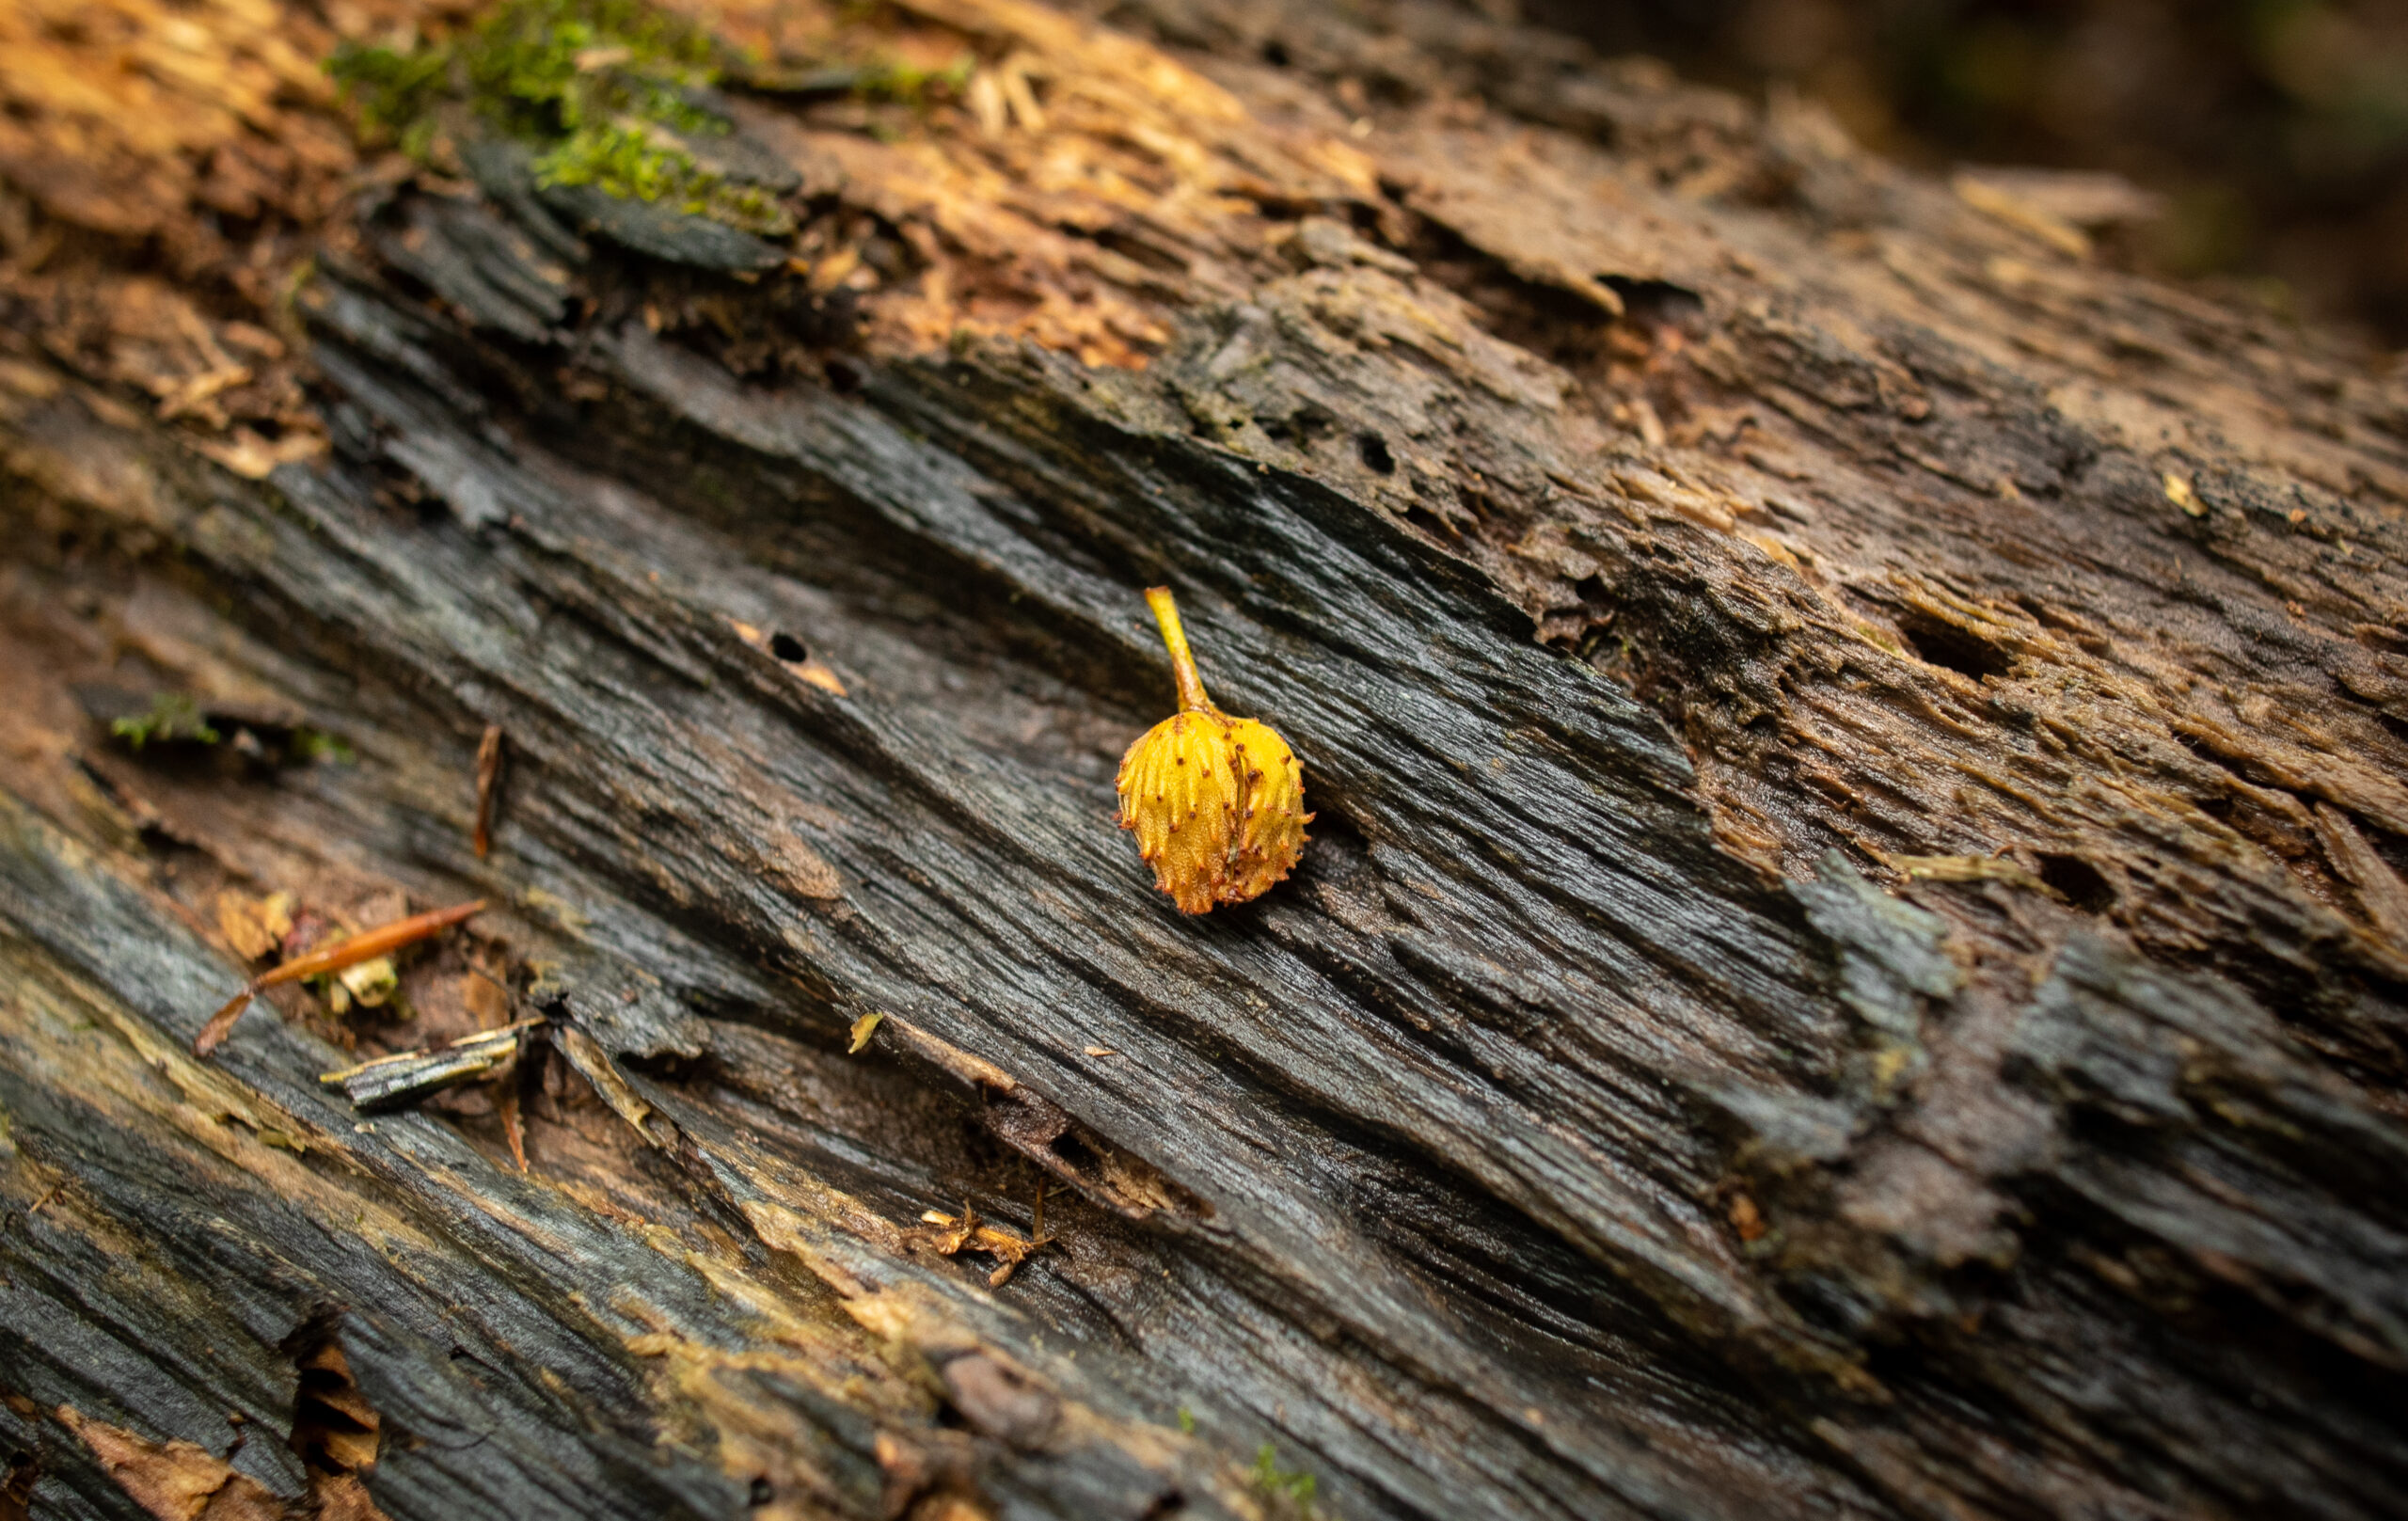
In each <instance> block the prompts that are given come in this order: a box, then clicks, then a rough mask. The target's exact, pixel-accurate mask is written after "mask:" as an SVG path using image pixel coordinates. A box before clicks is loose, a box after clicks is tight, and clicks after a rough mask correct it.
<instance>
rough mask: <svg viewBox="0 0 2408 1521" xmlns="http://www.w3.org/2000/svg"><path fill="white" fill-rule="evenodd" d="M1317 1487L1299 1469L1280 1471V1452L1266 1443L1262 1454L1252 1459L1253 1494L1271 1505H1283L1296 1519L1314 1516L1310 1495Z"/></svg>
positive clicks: (1310, 1477)
mask: <svg viewBox="0 0 2408 1521" xmlns="http://www.w3.org/2000/svg"><path fill="white" fill-rule="evenodd" d="M1320 1487H1321V1486H1320V1484H1319V1483H1318V1482H1317V1481H1315V1480H1314V1478H1313V1476H1312V1475H1311V1474H1308V1473H1307V1472H1305V1471H1304V1470H1302V1469H1297V1470H1295V1471H1293V1472H1288V1471H1285V1470H1282V1469H1281V1468H1280V1466H1279V1450H1278V1449H1277V1448H1275V1447H1273V1446H1272V1445H1271V1444H1270V1443H1268V1442H1265V1443H1263V1444H1262V1450H1260V1451H1259V1452H1257V1453H1256V1454H1255V1455H1254V1490H1255V1493H1256V1494H1258V1495H1259V1496H1261V1497H1262V1498H1264V1499H1265V1500H1268V1501H1271V1502H1273V1503H1274V1504H1277V1503H1279V1502H1281V1501H1285V1502H1286V1505H1287V1508H1288V1509H1289V1510H1290V1512H1291V1513H1293V1514H1295V1515H1299V1516H1306V1517H1310V1516H1312V1515H1314V1514H1315V1511H1314V1510H1313V1492H1314V1491H1315V1490H1316V1489H1318V1488H1320Z"/></svg>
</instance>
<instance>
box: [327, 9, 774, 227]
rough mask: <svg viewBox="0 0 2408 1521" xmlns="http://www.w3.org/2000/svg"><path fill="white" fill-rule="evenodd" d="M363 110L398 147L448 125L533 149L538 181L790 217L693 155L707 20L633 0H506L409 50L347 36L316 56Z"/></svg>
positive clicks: (712, 49)
mask: <svg viewBox="0 0 2408 1521" xmlns="http://www.w3.org/2000/svg"><path fill="white" fill-rule="evenodd" d="M327 69H328V71H329V72H331V73H332V74H333V75H334V77H335V79H336V81H337V82H338V83H339V84H341V86H342V87H343V89H344V91H345V93H346V94H348V95H349V96H350V97H351V98H352V100H353V101H355V102H356V103H357V105H358V107H359V111H360V116H361V119H362V121H363V123H364V124H365V125H366V126H368V127H369V128H371V129H372V130H374V131H381V132H387V133H390V134H391V135H393V137H394V138H395V140H396V141H397V142H398V143H399V144H400V146H401V148H402V150H403V151H404V152H407V153H409V154H411V155H412V156H413V157H416V158H420V159H421V160H424V159H428V158H430V157H431V156H433V155H434V153H435V152H436V145H437V143H438V141H439V139H440V138H441V137H442V136H443V135H445V134H446V133H451V134H454V135H457V134H459V133H461V132H463V131H467V132H472V133H484V134H499V135H505V136H509V137H513V138H516V139H519V140H521V141H523V142H526V143H527V144H528V145H529V146H530V147H531V148H533V149H534V150H535V161H534V170H535V182H536V184H537V186H538V187H540V188H549V187H553V186H574V185H591V186H593V187H594V188H595V189H598V190H600V191H602V192H604V193H605V194H608V195H610V196H613V197H616V198H619V199H622V200H634V201H643V202H646V203H649V204H654V205H659V206H663V207H666V208H669V209H672V210H675V211H679V212H683V213H685V214H688V215H692V216H706V217H709V218H711V219H712V220H714V221H719V222H723V223H726V224H728V225H729V226H732V227H737V228H741V229H743V230H746V231H750V232H761V233H768V234H771V235H778V234H783V233H784V232H787V231H790V230H792V222H791V220H790V218H789V217H788V216H787V214H786V213H785V210H784V207H782V206H781V205H780V204H779V202H778V199H777V198H776V197H775V196H774V195H772V194H770V193H768V191H766V190H764V189H763V188H762V187H761V186H759V185H757V184H753V183H749V182H743V181H741V180H738V179H736V178H734V177H731V176H730V175H728V174H726V173H724V172H722V171H721V170H718V169H716V168H712V167H709V166H705V164H703V163H701V162H699V161H698V160H697V158H696V153H695V145H696V144H697V143H698V142H700V141H701V140H704V139H707V138H711V137H719V136H724V135H727V133H728V132H729V131H730V130H731V123H730V122H729V121H728V119H726V118H725V117H723V116H721V115H720V114H719V113H718V112H717V111H715V110H713V109H712V108H711V107H710V106H709V105H708V104H707V103H705V96H704V92H705V91H707V90H708V89H710V87H712V86H714V85H715V84H716V83H717V82H718V80H719V78H720V75H721V59H720V55H719V49H718V47H717V45H716V44H715V43H714V42H713V40H711V38H710V37H709V35H708V34H706V33H705V32H703V31H702V30H701V29H699V28H697V27H695V26H694V25H692V24H690V23H688V22H686V21H684V20H683V19H681V18H679V17H675V16H672V15H670V14H668V13H667V12H665V11H662V10H660V9H658V8H656V7H653V6H651V5H648V4H645V3H644V0H504V3H503V4H502V5H500V6H499V7H497V8H495V9H494V10H492V11H491V12H490V13H488V14H487V15H486V16H485V17H484V19H483V20H482V21H481V22H479V23H478V24H476V25H475V26H473V27H471V28H469V29H468V30H467V31H466V32H464V33H462V34H460V35H458V36H457V37H454V38H452V39H449V40H442V41H435V42H426V43H422V44H420V46H418V47H416V48H414V49H411V50H410V51H408V52H399V51H396V50H394V49H391V48H382V47H360V46H356V45H354V44H349V43H346V44H344V46H343V47H342V48H341V50H339V51H338V52H337V53H336V54H335V55H334V57H333V58H332V59H331V60H330V61H329V62H328V64H327Z"/></svg>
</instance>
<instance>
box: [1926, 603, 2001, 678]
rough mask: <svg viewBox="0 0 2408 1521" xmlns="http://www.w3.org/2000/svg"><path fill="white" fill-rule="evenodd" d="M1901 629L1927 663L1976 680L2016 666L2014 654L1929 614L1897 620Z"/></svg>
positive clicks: (1967, 629) (1969, 631)
mask: <svg viewBox="0 0 2408 1521" xmlns="http://www.w3.org/2000/svg"><path fill="white" fill-rule="evenodd" d="M1898 632H1899V633H1900V634H1902V635H1904V636H1906V641H1907V643H1908V645H1909V647H1911V648H1912V649H1913V650H1914V652H1915V654H1916V656H1917V657H1918V658H1921V659H1922V660H1923V662H1924V663H1925V665H1936V666H1939V667H1940V668H1941V669H1942V670H1945V671H1954V672H1956V673H1957V674H1958V675H1960V676H1970V677H1972V679H1973V680H1975V681H1979V680H1981V679H1982V678H1983V677H1984V676H2003V675H2005V674H2006V673H2008V672H2009V671H2012V670H2013V669H2015V657H2014V656H2012V655H2010V654H2008V653H2007V652H2006V651H2004V650H2003V649H2001V648H1999V647H1998V646H1997V645H1995V644H1993V643H1991V642H1989V641H1988V640H1987V639H1984V638H1983V637H1982V636H1981V635H1979V634H1976V633H1974V632H1973V631H1972V630H1971V629H1969V628H1962V627H1959V626H1957V625H1956V624H1952V623H1943V622H1942V621H1941V620H1940V619H1938V618H1934V617H1931V616H1929V615H1928V614H1923V613H1915V614H1909V616H1907V617H1905V618H1902V619H1900V620H1899V621H1898Z"/></svg>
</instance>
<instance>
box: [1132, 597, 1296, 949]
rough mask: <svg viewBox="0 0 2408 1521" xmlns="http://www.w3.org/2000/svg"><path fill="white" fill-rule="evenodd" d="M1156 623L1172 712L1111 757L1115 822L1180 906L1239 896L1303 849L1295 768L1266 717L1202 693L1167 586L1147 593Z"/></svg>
mask: <svg viewBox="0 0 2408 1521" xmlns="http://www.w3.org/2000/svg"><path fill="white" fill-rule="evenodd" d="M1146 603H1147V606H1149V607H1150V608H1152V609H1153V610H1154V620H1155V621H1156V622H1157V623H1159V624H1161V625H1162V629H1163V643H1164V644H1165V645H1166V646H1168V647H1169V650H1170V662H1171V672H1172V674H1173V675H1174V676H1175V677H1176V678H1177V679H1178V682H1179V707H1180V710H1179V711H1178V712H1177V713H1175V714H1173V715H1171V716H1170V717H1169V718H1166V719H1164V720H1163V721H1161V722H1160V723H1157V724H1155V725H1154V726H1153V727H1152V728H1150V729H1149V730H1147V731H1146V732H1145V734H1144V735H1143V736H1142V737H1139V739H1138V740H1137V742H1136V743H1135V744H1133V745H1131V746H1130V747H1129V753H1128V754H1127V755H1125V756H1123V757H1122V758H1121V761H1120V781H1119V788H1120V827H1121V828H1122V829H1125V830H1129V831H1132V832H1134V833H1135V834H1136V836H1137V853H1138V854H1139V855H1140V856H1142V857H1144V858H1145V860H1146V862H1147V863H1148V864H1149V865H1151V866H1152V867H1153V868H1154V885H1156V886H1157V887H1160V888H1161V889H1162V890H1163V891H1164V892H1165V893H1168V894H1169V895H1171V900H1172V901H1173V902H1175V903H1177V904H1178V905H1179V907H1180V911H1181V912H1184V913H1210V912H1211V911H1212V905H1213V904H1215V903H1244V901H1246V900H1247V899H1248V898H1252V897H1259V896H1261V895H1262V894H1264V893H1265V892H1267V891H1269V890H1270V888H1271V885H1272V884H1273V883H1274V882H1277V881H1280V880H1283V879H1286V877H1287V875H1288V873H1289V871H1290V869H1291V868H1292V867H1293V866H1294V865H1295V864H1296V860H1297V858H1298V857H1299V856H1301V855H1302V854H1303V853H1304V848H1305V826H1306V825H1307V824H1308V823H1310V822H1311V821H1312V815H1310V814H1308V813H1306V812H1305V779H1304V772H1303V771H1302V769H1301V768H1299V767H1298V766H1297V765H1296V756H1295V753H1294V752H1293V751H1291V750H1290V749H1289V748H1288V742H1287V741H1286V740H1284V739H1282V738H1280V737H1279V736H1278V735H1277V734H1276V733H1275V732H1273V730H1272V728H1271V726H1270V725H1269V724H1267V723H1262V722H1259V721H1256V720H1254V719H1233V718H1230V717H1229V716H1228V714H1226V713H1224V712H1222V711H1221V710H1220V709H1219V708H1217V707H1214V706H1213V705H1212V699H1211V698H1209V697H1207V696H1205V695H1204V678H1203V677H1202V676H1201V675H1199V674H1197V673H1196V656H1195V654H1194V652H1192V651H1191V650H1189V649H1188V647H1187V634H1186V632H1185V630H1183V629H1182V628H1181V627H1180V622H1179V608H1178V606H1177V605H1176V604H1175V603H1173V602H1172V601H1171V595H1170V588H1168V587H1166V586H1156V587H1151V588H1149V589H1148V591H1147V593H1146Z"/></svg>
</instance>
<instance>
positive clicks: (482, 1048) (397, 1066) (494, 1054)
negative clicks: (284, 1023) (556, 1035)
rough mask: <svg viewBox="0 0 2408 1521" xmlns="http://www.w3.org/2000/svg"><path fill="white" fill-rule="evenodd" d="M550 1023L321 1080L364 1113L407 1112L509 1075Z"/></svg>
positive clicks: (509, 1027)
mask: <svg viewBox="0 0 2408 1521" xmlns="http://www.w3.org/2000/svg"><path fill="white" fill-rule="evenodd" d="M543 1023H545V1021H544V1020H543V1019H542V1018H541V1017H540V1016H538V1017H535V1018H531V1019H524V1020H519V1021H517V1022H515V1023H512V1024H506V1025H504V1026H502V1027H501V1028H500V1029H499V1030H480V1031H478V1032H477V1033H476V1034H475V1035H469V1036H463V1037H461V1038H459V1039H457V1040H454V1041H452V1043H451V1044H449V1045H446V1046H440V1047H437V1048H436V1049H435V1050H433V1051H424V1050H420V1051H404V1052H399V1053H396V1054H393V1055H390V1056H379V1057H377V1058H376V1059H375V1060H374V1061H367V1062H361V1063H359V1064H358V1065H357V1066H356V1067H345V1068H342V1069H340V1070H338V1071H332V1072H320V1073H319V1074H318V1081H319V1082H320V1083H323V1084H325V1085H326V1086H328V1087H335V1088H341V1089H342V1093H343V1097H344V1098H346V1099H349V1100H350V1101H351V1105H352V1107H353V1108H354V1109H356V1110H358V1111H360V1112H361V1113H363V1114H367V1113H371V1112H373V1111H376V1110H385V1109H400V1108H404V1107H407V1106H408V1105H410V1104H414V1103H417V1102H419V1101H420V1100H423V1099H427V1098H430V1097H432V1096H433V1095H435V1094H437V1093H440V1092H442V1091H443V1090H444V1089H445V1088H449V1087H456V1086H458V1085H460V1084H463V1083H468V1082H473V1081H476V1080H478V1079H482V1078H486V1077H499V1076H506V1075H508V1069H507V1067H506V1066H505V1064H506V1063H509V1062H512V1061H515V1059H516V1057H517V1055H518V1048H519V1041H520V1038H522V1037H523V1036H524V1035H525V1034H526V1032H527V1031H529V1030H532V1029H534V1028H536V1027H537V1026H539V1025H541V1024H543ZM497 1069H500V1070H497ZM514 1150H516V1151H517V1152H518V1154H519V1166H520V1168H521V1170H524V1168H525V1167H526V1155H525V1151H524V1149H523V1143H522V1145H521V1146H519V1147H514Z"/></svg>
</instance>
